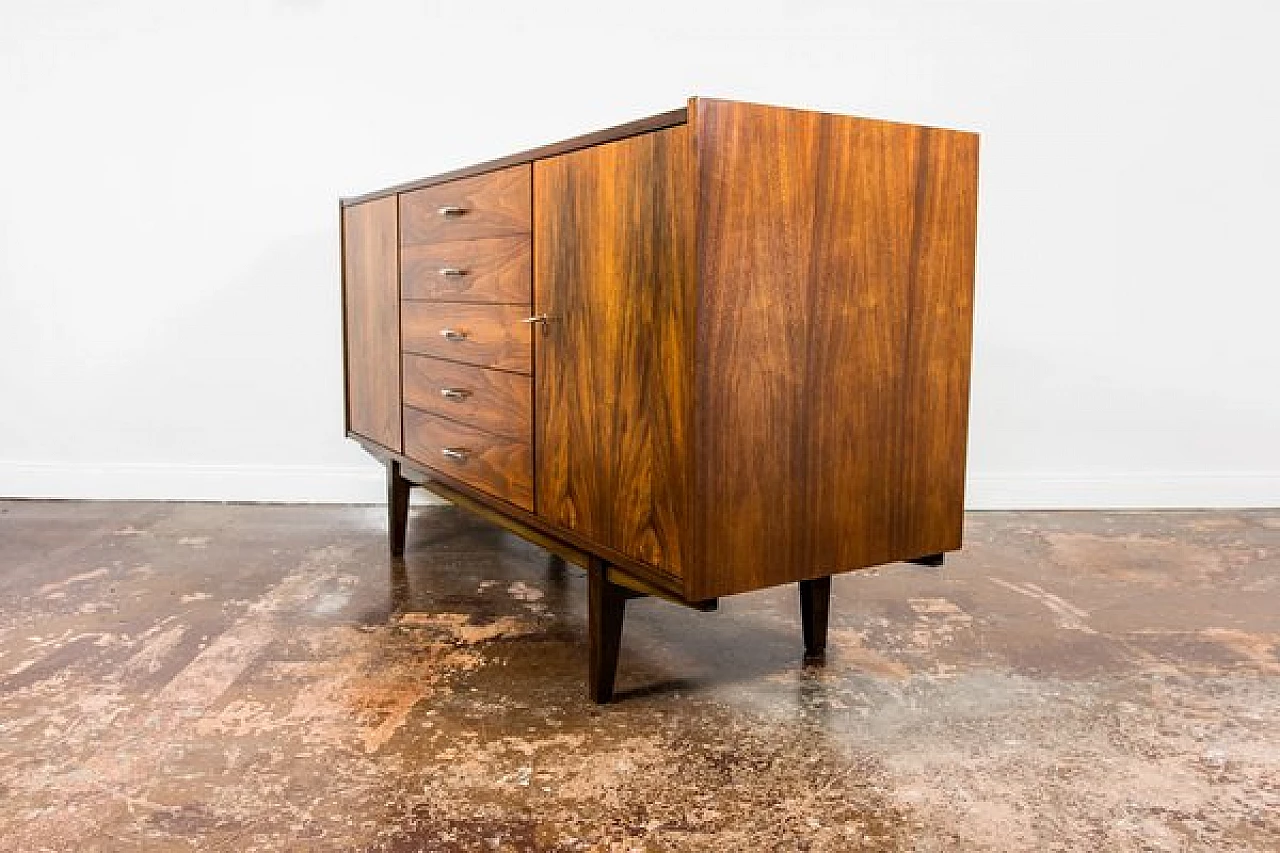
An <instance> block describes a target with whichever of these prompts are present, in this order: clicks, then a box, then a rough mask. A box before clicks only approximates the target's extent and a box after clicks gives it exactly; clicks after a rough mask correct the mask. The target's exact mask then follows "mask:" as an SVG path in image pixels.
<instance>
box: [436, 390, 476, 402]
mask: <svg viewBox="0 0 1280 853" xmlns="http://www.w3.org/2000/svg"><path fill="white" fill-rule="evenodd" d="M440 396H441V397H444V398H445V399H446V400H465V399H467V398H468V397H470V396H471V392H470V391H468V390H467V389H465V388H441V389H440Z"/></svg>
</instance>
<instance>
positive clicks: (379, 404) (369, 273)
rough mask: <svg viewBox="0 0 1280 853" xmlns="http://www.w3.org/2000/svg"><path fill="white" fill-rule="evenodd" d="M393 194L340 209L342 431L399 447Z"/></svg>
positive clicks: (398, 321) (396, 241)
mask: <svg viewBox="0 0 1280 853" xmlns="http://www.w3.org/2000/svg"><path fill="white" fill-rule="evenodd" d="M396 227H397V225H396V197H395V196H389V197H387V198H380V199H376V200H374V201H366V202H363V203H361V204H357V205H352V206H351V207H347V208H343V210H342V318H343V326H344V332H345V345H346V382H347V430H348V431H349V432H353V433H356V434H357V435H361V436H364V437H365V438H368V439H372V440H373V441H376V442H377V443H378V444H381V445H382V446H383V447H388V448H390V449H392V450H396V451H399V450H400V281H399V264H398V261H397V256H396V252H397V247H398V245H399V241H398V238H397V234H396Z"/></svg>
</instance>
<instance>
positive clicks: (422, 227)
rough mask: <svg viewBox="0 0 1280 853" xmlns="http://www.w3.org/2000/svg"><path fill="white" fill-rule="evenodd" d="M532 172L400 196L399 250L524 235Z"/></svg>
mask: <svg viewBox="0 0 1280 853" xmlns="http://www.w3.org/2000/svg"><path fill="white" fill-rule="evenodd" d="M532 174H533V171H532V168H531V167H530V166H529V165H528V164H527V163H526V164H524V165H521V166H512V167H511V168H509V169H502V170H500V171H497V172H489V173H488V174H485V175H476V176H475V177H473V178H461V179H459V180H456V181H449V182H447V183H443V184H437V185H435V186H432V187H425V188H423V189H420V190H414V191H413V192H407V193H403V194H401V196H400V245H401V246H414V245H417V244H419V243H439V242H444V241H447V240H475V239H477V238H479V237H502V236H508V235H514V234H528V233H529V232H530V231H531V230H532V227H531V223H532V219H533V210H532V208H533V205H532V196H533V179H532Z"/></svg>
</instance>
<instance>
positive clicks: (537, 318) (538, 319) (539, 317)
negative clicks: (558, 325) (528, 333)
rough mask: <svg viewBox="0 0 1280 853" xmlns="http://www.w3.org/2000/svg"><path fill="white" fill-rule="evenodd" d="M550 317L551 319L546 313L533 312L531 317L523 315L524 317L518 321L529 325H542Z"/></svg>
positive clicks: (545, 323)
mask: <svg viewBox="0 0 1280 853" xmlns="http://www.w3.org/2000/svg"><path fill="white" fill-rule="evenodd" d="M550 319H551V318H550V317H548V316H547V315H546V314H534V315H533V316H532V317H525V318H524V319H523V320H521V321H520V322H521V323H528V324H529V325H531V326H532V325H533V324H534V323H541V324H542V325H544V326H545V325H547V321H548V320H550Z"/></svg>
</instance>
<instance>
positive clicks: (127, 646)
mask: <svg viewBox="0 0 1280 853" xmlns="http://www.w3.org/2000/svg"><path fill="white" fill-rule="evenodd" d="M585 598H586V586H585V580H584V578H583V576H582V573H581V572H580V571H579V570H577V569H576V568H573V567H570V568H568V569H562V568H557V567H556V566H554V565H553V563H552V562H551V561H550V560H549V559H548V556H547V554H546V553H545V552H544V551H542V550H540V549H539V548H537V547H535V546H532V545H529V544H527V543H524V542H522V541H520V540H518V539H515V538H513V537H511V536H509V535H507V534H505V533H503V532H501V531H499V530H497V529H495V528H493V527H491V526H489V525H488V524H486V523H484V522H480V521H476V520H474V519H471V518H470V517H468V516H466V515H464V514H462V513H461V512H459V511H457V510H455V509H453V508H451V507H445V506H430V507H421V508H415V510H414V514H413V517H412V520H411V522H410V544H409V551H408V554H407V556H406V559H405V560H404V561H403V562H402V563H396V562H392V561H391V560H389V558H388V557H387V552H386V547H385V534H384V527H383V514H382V511H381V510H380V509H378V508H369V507H292V506H227V505H207V504H136V503H114V504H113V503H74V502H8V503H0V793H2V794H3V798H0V849H4V850H15V851H16V850H21V851H28V850H58V851H60V850H137V849H145V850H149V851H150V850H156V851H163V850H236V851H250V850H370V851H379V850H381V851H416V850H431V851H435V850H440V851H454V850H457V851H464V850H512V851H541V850H548V851H571V850H644V851H655V850H673V851H674V850H682V851H683V850H694V851H702V850H706V851H713V850H714V851H727V850H734V851H736V850H813V851H820V850H821V851H850V850H955V849H966V850H968V849H972V850H981V849H989V850H1048V849H1062V850H1079V849H1096V850H1104V849H1105V850H1274V849H1280V818H1278V817H1277V815H1280V725H1277V720H1280V658H1278V657H1277V643H1278V641H1280V606H1278V605H1280V512H1262V511H1257V512H1217V513H1209V512H1203V513H1159V514H1139V513H1133V514H1130V513H985V514H977V515H973V516H971V517H970V519H969V523H968V530H967V539H966V548H965V550H964V552H962V553H960V554H958V555H953V556H952V557H950V558H949V560H948V563H947V566H946V567H945V568H943V569H941V570H937V569H927V568H923V567H919V566H911V565H905V564H898V565H893V566H886V567H883V568H880V569H876V570H872V571H868V572H862V573H858V574H851V575H844V576H841V577H839V578H838V579H837V580H836V583H835V592H834V599H833V613H832V631H831V642H830V651H829V655H828V661H827V664H826V665H825V666H824V667H821V668H813V667H810V668H805V667H803V666H802V665H801V663H800V657H801V643H800V630H799V624H798V621H799V620H798V606H797V600H796V591H795V589H794V587H790V588H780V589H775V590H769V591H765V592H761V593H755V594H751V595H746V596H740V597H736V598H731V599H727V600H724V601H722V603H721V609H720V611H719V612H717V613H697V612H693V611H688V610H684V609H681V608H677V607H674V606H672V605H669V604H666V603H664V602H660V601H649V600H645V601H638V602H632V603H631V604H630V605H629V608H628V621H627V627H626V632H625V635H624V640H623V653H622V661H621V666H620V672H619V697H620V700H619V702H618V703H617V704H615V705H612V706H609V707H607V708H603V709H602V708H597V707H595V706H593V705H591V704H589V703H588V702H587V701H586V700H585V698H584V694H585V681H584V677H585V672H584V669H585V651H586V649H585V642H584V623H585V612H584V609H583V605H584V603H585Z"/></svg>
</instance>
